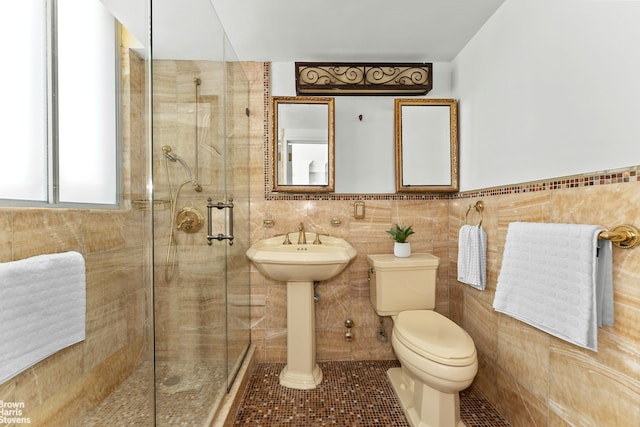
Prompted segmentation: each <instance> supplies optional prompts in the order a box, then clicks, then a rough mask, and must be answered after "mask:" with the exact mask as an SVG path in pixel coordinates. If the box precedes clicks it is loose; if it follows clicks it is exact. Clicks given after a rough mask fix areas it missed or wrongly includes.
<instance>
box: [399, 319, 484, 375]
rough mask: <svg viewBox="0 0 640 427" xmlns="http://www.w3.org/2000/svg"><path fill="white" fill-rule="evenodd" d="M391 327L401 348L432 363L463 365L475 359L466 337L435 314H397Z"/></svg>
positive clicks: (470, 344) (470, 341)
mask: <svg viewBox="0 0 640 427" xmlns="http://www.w3.org/2000/svg"><path fill="white" fill-rule="evenodd" d="M393 328H394V331H393V333H394V334H395V336H396V338H397V339H398V340H399V341H400V342H401V343H402V344H403V345H405V346H406V347H408V348H409V349H410V350H412V351H414V352H415V353H418V354H420V355H421V356H423V357H426V358H427V359H430V360H433V361H434V362H438V363H441V364H443V365H449V366H465V365H469V364H471V363H473V361H474V360H475V358H476V347H475V345H474V344H473V340H472V339H471V337H470V336H469V334H468V333H467V332H466V331H465V330H464V329H462V328H461V327H459V326H458V325H457V324H455V323H454V322H453V321H451V320H449V319H447V318H446V317H444V316H443V315H441V314H439V313H436V312H435V311H430V310H409V311H403V312H400V314H398V317H397V319H396V321H395V323H394V327H393Z"/></svg>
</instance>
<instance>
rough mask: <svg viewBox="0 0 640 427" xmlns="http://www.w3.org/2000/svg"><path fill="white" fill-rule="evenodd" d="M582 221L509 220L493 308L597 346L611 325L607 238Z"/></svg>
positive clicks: (570, 339)
mask: <svg viewBox="0 0 640 427" xmlns="http://www.w3.org/2000/svg"><path fill="white" fill-rule="evenodd" d="M601 231H602V228H601V227H599V226H597V225H585V224H544V223H526V222H515V223H511V224H509V228H508V230H507V239H506V243H505V248H504V255H503V260H502V267H501V269H500V274H499V276H498V284H497V289H496V295H495V298H494V301H493V307H494V309H495V310H496V311H498V312H501V313H505V314H508V315H510V316H512V317H514V318H516V319H518V320H521V321H523V322H525V323H528V324H529V325H531V326H534V327H536V328H538V329H540V330H542V331H545V332H547V333H549V334H551V335H553V336H556V337H558V338H561V339H563V340H565V341H568V342H570V343H573V344H576V345H578V346H581V347H584V348H587V349H589V350H593V351H597V350H598V337H597V333H598V327H599V326H602V325H606V326H611V325H613V277H612V267H611V242H610V241H598V234H599V233H600V232H601Z"/></svg>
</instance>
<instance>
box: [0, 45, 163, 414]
mask: <svg viewBox="0 0 640 427" xmlns="http://www.w3.org/2000/svg"><path fill="white" fill-rule="evenodd" d="M122 64H123V66H124V67H125V68H127V66H128V65H129V64H130V68H129V69H130V70H131V72H130V73H129V72H127V73H124V75H123V84H124V89H125V91H124V93H123V102H124V108H123V131H124V132H123V145H124V147H123V157H124V158H123V161H124V165H123V172H124V176H125V177H124V181H125V185H124V192H125V199H126V202H125V204H124V208H123V209H118V210H88V209H28V208H21V209H18V208H2V209H0V261H1V262H6V261H12V260H18V259H23V258H26V257H30V256H34V255H40V254H47V253H57V252H64V251H72V250H73V251H78V252H80V253H82V254H83V255H84V258H85V262H86V278H87V323H86V339H85V340H84V341H83V342H81V343H78V344H75V345H73V346H71V347H68V348H66V349H63V350H61V351H59V352H57V353H56V354H55V355H53V356H51V357H49V358H47V359H45V360H44V361H42V362H41V363H38V364H36V365H35V366H33V367H31V368H29V369H27V370H26V371H24V372H22V373H21V374H19V375H17V376H15V377H14V378H12V379H11V380H9V381H7V382H5V383H4V384H1V385H0V400H2V401H5V402H22V403H24V405H25V407H24V409H23V410H22V416H23V417H27V418H29V419H30V420H31V424H30V425H37V426H45V425H47V426H69V425H72V424H73V421H74V420H77V419H81V418H82V416H83V415H84V413H85V412H86V411H88V410H89V409H91V408H93V407H94V406H95V405H96V404H97V403H99V402H100V401H101V400H102V399H104V397H105V396H107V395H108V394H109V393H111V391H112V390H113V389H114V388H115V387H116V386H117V385H119V384H120V382H122V381H123V380H124V379H125V378H126V377H127V376H128V375H129V374H130V373H131V371H132V370H133V369H134V368H135V367H136V366H137V365H138V364H140V363H141V362H142V361H144V360H150V357H152V355H150V354H149V353H148V350H149V348H150V347H149V345H148V340H149V337H150V331H149V302H150V295H149V293H148V284H149V266H148V261H149V257H150V253H149V248H148V244H146V243H145V242H148V241H149V238H148V230H147V229H148V227H147V226H145V224H148V219H147V218H145V216H146V213H145V212H144V211H141V210H132V209H129V206H130V205H131V204H130V201H131V200H132V199H136V198H143V197H144V193H143V191H144V182H145V179H144V176H145V174H146V171H145V163H144V162H142V161H141V159H144V158H145V156H146V153H145V117H144V115H141V114H140V113H139V112H140V111H145V109H144V103H145V96H144V90H145V82H144V76H145V71H144V62H143V61H142V60H141V59H140V58H138V57H136V56H135V55H134V54H132V55H131V57H129V55H128V52H126V51H125V52H124V56H123V61H122ZM132 181H135V182H136V183H132ZM138 183H140V184H138ZM150 380H151V379H150ZM150 398H151V397H150ZM150 421H151V420H150Z"/></svg>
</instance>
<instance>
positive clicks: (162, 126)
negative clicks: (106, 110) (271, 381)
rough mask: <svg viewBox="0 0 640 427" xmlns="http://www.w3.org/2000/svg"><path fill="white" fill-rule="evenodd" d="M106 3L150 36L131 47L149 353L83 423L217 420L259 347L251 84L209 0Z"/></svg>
mask: <svg viewBox="0 0 640 427" xmlns="http://www.w3.org/2000/svg"><path fill="white" fill-rule="evenodd" d="M102 2H103V3H104V4H105V5H106V6H107V8H110V6H111V8H110V9H112V12H114V15H115V17H116V18H118V19H119V20H120V22H122V23H123V30H122V31H123V34H125V35H126V36H125V37H123V39H125V40H127V39H130V38H133V39H136V37H137V38H138V39H139V38H140V37H149V40H146V41H145V40H140V43H139V44H136V42H132V43H131V46H124V47H122V49H121V50H122V58H121V68H122V75H123V76H124V77H123V80H124V81H125V82H127V83H128V86H126V87H125V89H124V90H123V91H122V94H121V102H122V104H123V105H122V107H123V112H122V119H121V124H122V128H123V131H124V133H125V134H126V135H128V136H129V143H128V144H129V146H126V147H124V150H123V158H125V159H126V160H128V162H129V164H130V170H129V169H126V168H125V171H124V176H125V180H126V179H130V181H131V183H132V186H134V187H136V188H137V189H138V191H137V192H133V191H132V195H131V198H132V200H131V206H132V210H136V211H138V212H139V215H140V216H141V218H140V221H141V228H142V229H143V231H142V234H143V235H144V239H145V243H144V244H143V247H144V248H146V249H144V248H143V249H141V251H140V255H141V258H140V260H139V262H140V264H141V265H140V268H141V270H142V271H143V272H144V273H143V276H144V280H145V281H147V284H146V285H145V287H144V293H145V295H146V300H145V302H144V303H143V304H142V305H137V307H135V308H131V309H130V310H135V311H136V313H135V314H134V315H133V318H134V320H133V323H137V325H135V326H134V327H135V328H138V327H140V328H142V329H143V332H142V334H141V335H142V337H143V338H142V339H141V340H140V341H139V342H137V343H136V345H138V346H139V351H140V352H141V353H140V354H141V356H138V358H137V359H136V362H135V364H134V366H131V369H130V373H129V372H126V373H125V372H116V373H115V374H116V375H118V376H121V377H122V380H121V381H118V384H117V387H115V388H114V390H113V391H112V392H111V393H109V394H108V395H106V396H105V398H104V400H102V401H101V402H100V403H99V404H98V405H97V406H96V407H95V408H93V409H91V410H90V411H89V412H88V414H87V415H86V416H85V417H83V418H82V420H81V421H80V422H78V423H76V424H75V425H83V426H87V425H92V426H102V425H104V426H110V425H114V424H112V423H113V422H114V420H115V421H116V423H117V420H118V419H119V418H120V417H121V416H122V417H126V423H127V425H136V426H138V425H140V426H145V425H150V426H151V425H155V426H173V425H189V426H203V427H204V426H209V425H210V424H211V421H212V420H213V418H214V416H215V414H216V411H217V409H218V407H219V405H220V403H221V402H222V400H223V398H224V397H225V395H226V393H227V391H228V389H229V388H230V387H231V385H232V384H233V381H234V379H235V377H236V375H237V373H238V371H239V369H240V367H241V364H242V362H243V359H244V357H245V356H246V354H247V352H248V349H249V346H250V311H249V310H250V304H249V262H248V260H247V259H246V257H245V251H246V250H247V248H248V244H249V178H248V170H249V168H248V165H249V141H248V140H249V110H248V106H249V88H250V85H249V81H248V79H247V77H246V75H245V73H244V71H243V67H242V64H241V63H239V62H238V61H237V60H236V58H235V57H234V53H233V50H232V48H231V46H230V44H229V42H228V40H227V38H226V36H225V34H224V31H223V29H222V25H221V24H220V22H219V20H218V17H217V15H216V13H215V10H214V8H213V6H212V3H211V2H210V1H209V0H190V1H189V2H188V3H183V2H176V1H170V0H150V1H149V3H148V4H147V7H146V9H147V10H148V11H149V12H147V16H146V17H142V16H140V15H137V18H136V19H137V20H135V21H132V20H131V19H130V16H129V15H128V14H127V13H128V12H135V11H134V10H133V9H135V8H130V9H129V10H128V11H127V10H125V9H126V7H125V9H122V4H124V3H123V2H119V1H118V0H102ZM125 3H126V2H125ZM136 3H138V6H140V5H142V4H145V3H146V2H145V0H141V1H137V2H130V3H129V6H131V5H135V4H136ZM131 16H135V15H131ZM143 18H150V19H147V20H145V21H144V22H145V25H148V24H146V23H148V22H150V25H151V28H150V32H147V33H146V36H145V35H144V34H145V32H144V31H141V30H148V28H146V29H145V28H144V26H141V25H140V24H142V22H143V21H142V19H143ZM129 25H131V26H132V27H133V29H129V28H128V27H129ZM136 26H138V30H137V31H136V30H135V27H136ZM129 32H131V34H129ZM127 175H128V176H127ZM132 238H134V237H133V235H132ZM114 408H117V409H114ZM114 410H115V411H116V412H117V413H115V414H114Z"/></svg>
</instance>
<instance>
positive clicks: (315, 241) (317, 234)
mask: <svg viewBox="0 0 640 427" xmlns="http://www.w3.org/2000/svg"><path fill="white" fill-rule="evenodd" d="M313 244H314V245H321V244H322V242H321V241H320V233H316V239H315V240H314V241H313Z"/></svg>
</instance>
